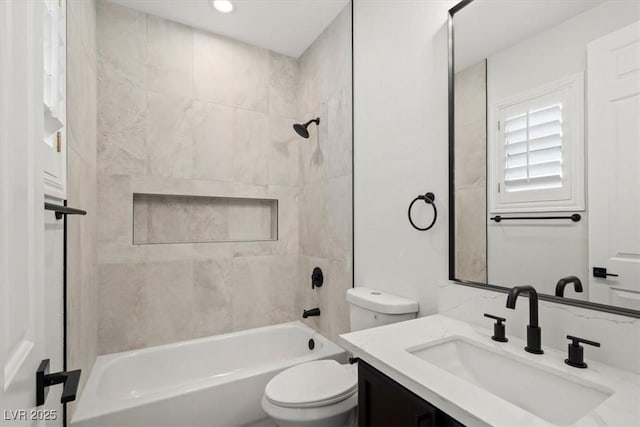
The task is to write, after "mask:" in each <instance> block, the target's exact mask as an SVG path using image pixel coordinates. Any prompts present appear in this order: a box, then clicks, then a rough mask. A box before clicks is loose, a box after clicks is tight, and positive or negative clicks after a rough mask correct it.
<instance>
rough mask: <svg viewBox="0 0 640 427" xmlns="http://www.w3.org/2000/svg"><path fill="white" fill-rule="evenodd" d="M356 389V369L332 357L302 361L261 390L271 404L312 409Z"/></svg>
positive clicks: (277, 376)
mask: <svg viewBox="0 0 640 427" xmlns="http://www.w3.org/2000/svg"><path fill="white" fill-rule="evenodd" d="M357 389H358V377H357V373H356V370H355V368H354V367H353V366H351V365H341V364H339V363H338V362H336V361H335V360H316V361H313V362H309V363H303V364H302V365H297V366H294V367H292V368H289V369H286V370H285V371H283V372H281V373H279V374H278V375H276V376H275V377H273V379H272V380H271V381H269V383H268V384H267V387H266V388H265V390H264V395H265V397H266V398H267V399H268V400H269V401H271V402H272V403H273V404H275V405H278V406H283V407H287V408H313V407H318V406H326V405H330V404H333V403H337V402H341V401H343V400H345V399H347V398H349V397H351V396H353V394H354V393H355V392H356V391H357Z"/></svg>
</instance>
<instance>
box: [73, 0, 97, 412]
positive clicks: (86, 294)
mask: <svg viewBox="0 0 640 427" xmlns="http://www.w3.org/2000/svg"><path fill="white" fill-rule="evenodd" d="M66 4H67V127H68V132H67V202H68V204H69V205H70V206H74V207H79V208H82V209H85V210H86V211H87V215H86V216H82V217H74V218H73V219H72V218H71V217H70V218H69V219H68V222H67V265H66V266H65V268H66V272H67V277H66V291H67V300H66V307H65V310H66V314H67V318H66V322H67V324H66V328H67V343H66V345H67V348H66V352H67V353H66V354H67V362H68V364H69V366H72V367H73V368H74V369H82V373H83V375H82V377H81V378H80V385H79V390H78V392H79V393H82V390H83V388H84V385H85V383H86V381H87V378H88V377H89V374H90V373H91V368H92V367H93V363H94V361H95V358H96V356H97V354H98V318H99V315H98V313H97V311H98V303H97V301H98V295H97V292H98V277H97V269H96V264H97V228H98V215H99V211H98V201H97V170H96V168H97V166H96V164H97V159H96V144H97V132H96V120H97V64H96V55H97V47H96V2H95V1H93V0H83V1H80V0H69V1H68V2H66ZM67 409H68V416H69V419H71V417H72V416H73V413H74V410H75V404H74V403H71V404H69V405H68V408H67Z"/></svg>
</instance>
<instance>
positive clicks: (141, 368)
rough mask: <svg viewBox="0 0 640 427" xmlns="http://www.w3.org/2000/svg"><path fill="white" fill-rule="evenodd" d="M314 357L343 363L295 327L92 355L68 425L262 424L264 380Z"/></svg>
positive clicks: (335, 350)
mask: <svg viewBox="0 0 640 427" xmlns="http://www.w3.org/2000/svg"><path fill="white" fill-rule="evenodd" d="M310 339H313V342H314V346H313V349H310V348H309V347H310V345H309V340H310ZM316 359H335V360H337V361H339V362H341V363H344V362H345V361H346V353H345V351H344V350H343V349H342V348H340V347H338V346H337V345H336V344H334V343H332V342H331V341H329V340H328V339H326V338H325V337H323V336H322V335H320V334H318V333H317V332H315V331H314V330H312V329H310V328H308V327H307V326H305V325H303V324H302V323H300V322H291V323H283V324H280V325H274V326H267V327H263V328H256V329H250V330H246V331H241V332H234V333H229V334H224V335H216V336H212V337H207V338H201V339H197V340H192V341H184V342H180V343H175V344H168V345H162V346H158V347H150V348H145V349H141V350H133V351H127V352H123V353H116V354H109V355H104V356H99V357H98V358H97V359H96V362H95V365H94V366H93V370H92V372H91V375H90V376H89V380H88V381H87V385H86V387H85V389H84V392H83V393H82V396H81V397H80V401H79V402H78V405H77V407H76V411H75V414H74V416H73V420H72V422H71V425H72V426H73V427H163V426H165V427H191V426H193V427H206V426H212V427H213V426H215V427H218V426H250V425H256V426H257V425H269V423H268V419H267V415H266V414H265V413H264V412H263V411H262V407H261V406H260V399H261V398H262V394H263V392H264V387H265V386H266V384H267V382H269V380H270V379H271V378H273V376H275V375H276V374H277V373H279V372H281V371H282V370H284V369H286V368H288V367H290V366H293V365H297V364H299V363H304V362H308V361H311V360H316ZM271 425H273V424H271Z"/></svg>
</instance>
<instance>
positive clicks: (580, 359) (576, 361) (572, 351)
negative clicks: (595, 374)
mask: <svg viewBox="0 0 640 427" xmlns="http://www.w3.org/2000/svg"><path fill="white" fill-rule="evenodd" d="M567 339H570V340H571V342H570V343H569V344H568V346H567V347H568V349H569V358H567V359H565V360H564V363H566V364H567V365H569V366H573V367H574V368H586V367H587V364H586V363H585V362H584V348H583V347H582V346H581V345H580V344H581V343H582V344H588V345H592V346H594V347H600V343H599V342H595V341H591V340H586V339H584V338H579V337H574V336H572V335H567Z"/></svg>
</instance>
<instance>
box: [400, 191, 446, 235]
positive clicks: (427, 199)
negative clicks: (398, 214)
mask: <svg viewBox="0 0 640 427" xmlns="http://www.w3.org/2000/svg"><path fill="white" fill-rule="evenodd" d="M435 199H436V196H435V195H434V194H433V193H427V194H425V195H424V196H423V195H420V196H418V197H416V198H415V199H413V201H412V202H411V204H410V205H409V211H408V213H407V214H408V216H409V222H410V223H411V225H412V226H413V228H415V229H416V230H419V231H427V230H429V229H431V227H433V225H434V224H435V223H436V219H437V218H438V209H436V204H435V203H434V200H435ZM418 200H424V202H425V203H426V204H428V205H431V207H432V208H433V221H431V224H429V225H428V226H427V227H425V228H421V227H418V226H417V225H415V224H414V223H413V219H411V209H412V208H413V205H414V203H415V202H417V201H418Z"/></svg>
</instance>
